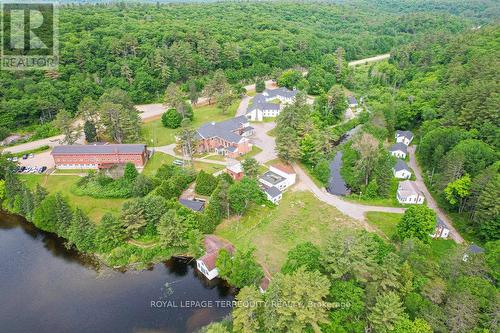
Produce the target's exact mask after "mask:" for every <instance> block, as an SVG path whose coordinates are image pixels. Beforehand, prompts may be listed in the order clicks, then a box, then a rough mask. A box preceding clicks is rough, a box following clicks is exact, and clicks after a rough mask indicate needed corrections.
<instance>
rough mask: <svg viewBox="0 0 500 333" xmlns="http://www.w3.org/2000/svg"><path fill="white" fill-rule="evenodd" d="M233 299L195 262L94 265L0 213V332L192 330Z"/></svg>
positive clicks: (218, 313) (223, 311)
mask: <svg viewBox="0 0 500 333" xmlns="http://www.w3.org/2000/svg"><path fill="white" fill-rule="evenodd" d="M233 299H234V297H233V295H232V293H231V291H230V289H229V288H228V287H227V286H225V285H224V283H223V282H222V281H220V280H218V279H215V281H212V282H211V283H208V282H207V281H206V280H204V279H203V277H201V276H200V275H199V273H198V272H197V271H196V269H195V262H194V261H191V262H187V261H183V260H176V259H172V260H169V261H167V262H164V263H162V264H157V265H155V266H153V267H151V268H150V269H149V270H144V271H126V272H119V271H116V270H111V269H109V268H102V267H98V265H96V264H95V263H93V262H92V260H89V259H88V258H85V257H82V256H80V255H79V254H78V253H77V252H76V251H69V250H67V249H66V248H65V247H64V245H63V242H62V240H61V239H59V238H58V237H56V236H54V235H52V234H47V233H44V232H41V231H39V230H37V229H36V228H35V227H33V226H32V225H31V224H30V223H27V222H25V221H24V220H23V219H22V218H19V217H17V216H12V215H7V214H4V213H2V212H0V331H1V332H8V333H15V332H23V333H25V332H51V333H59V332H193V331H197V330H198V329H199V328H200V327H202V326H204V325H206V324H208V323H210V322H212V321H216V320H221V319H222V318H224V317H225V316H226V315H228V314H229V313H230V311H231V308H230V302H231V301H232V300H233ZM152 303H154V304H152Z"/></svg>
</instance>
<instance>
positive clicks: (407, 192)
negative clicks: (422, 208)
mask: <svg viewBox="0 0 500 333" xmlns="http://www.w3.org/2000/svg"><path fill="white" fill-rule="evenodd" d="M396 197H397V199H398V201H399V203H402V204H418V205H420V204H423V203H424V200H425V197H424V194H423V193H422V192H421V191H420V190H419V189H418V187H417V184H416V183H415V182H414V181H411V180H404V181H402V182H399V185H398V191H397V193H396Z"/></svg>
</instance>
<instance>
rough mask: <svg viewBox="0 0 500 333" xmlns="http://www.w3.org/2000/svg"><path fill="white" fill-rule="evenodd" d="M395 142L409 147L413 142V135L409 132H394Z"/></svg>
mask: <svg viewBox="0 0 500 333" xmlns="http://www.w3.org/2000/svg"><path fill="white" fill-rule="evenodd" d="M395 138H396V142H401V143H404V144H405V145H407V146H408V145H409V144H410V143H411V141H412V140H413V133H412V132H411V131H399V130H398V131H396V135H395Z"/></svg>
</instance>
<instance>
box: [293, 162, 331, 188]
mask: <svg viewBox="0 0 500 333" xmlns="http://www.w3.org/2000/svg"><path fill="white" fill-rule="evenodd" d="M299 165H300V167H301V168H302V170H304V172H305V173H306V174H307V175H308V176H309V178H311V179H312V181H313V182H314V184H316V186H317V187H319V188H324V187H325V184H323V183H322V182H320V181H319V179H318V178H316V176H314V175H313V173H312V169H311V167H310V166H308V165H306V164H304V163H300V162H299Z"/></svg>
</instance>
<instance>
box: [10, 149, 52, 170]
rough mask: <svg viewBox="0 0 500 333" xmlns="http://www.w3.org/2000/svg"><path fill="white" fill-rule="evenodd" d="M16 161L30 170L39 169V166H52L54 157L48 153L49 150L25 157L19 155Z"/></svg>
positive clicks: (47, 167)
mask: <svg viewBox="0 0 500 333" xmlns="http://www.w3.org/2000/svg"><path fill="white" fill-rule="evenodd" d="M17 163H18V164H19V167H24V168H26V169H28V168H31V170H33V169H35V170H37V169H38V170H39V169H40V168H41V167H45V168H46V169H53V168H54V159H53V158H52V156H51V155H50V151H45V152H43V153H39V154H34V155H28V156H26V158H25V159H24V158H22V157H20V158H18V160H17ZM26 169H24V170H26ZM35 172H36V171H35Z"/></svg>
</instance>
